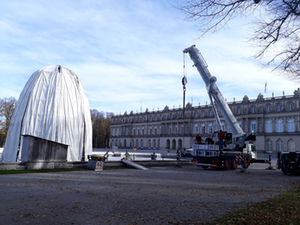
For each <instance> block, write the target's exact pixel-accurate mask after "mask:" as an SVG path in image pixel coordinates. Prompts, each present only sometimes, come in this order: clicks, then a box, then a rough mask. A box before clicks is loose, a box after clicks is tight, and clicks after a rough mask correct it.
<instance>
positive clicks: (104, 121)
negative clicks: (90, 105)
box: [91, 109, 111, 148]
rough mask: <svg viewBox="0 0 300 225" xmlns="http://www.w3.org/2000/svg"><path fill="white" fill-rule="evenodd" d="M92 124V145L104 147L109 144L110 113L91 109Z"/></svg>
mask: <svg viewBox="0 0 300 225" xmlns="http://www.w3.org/2000/svg"><path fill="white" fill-rule="evenodd" d="M91 120H92V126H93V147H94V148H104V147H108V146H109V136H110V125H111V115H110V114H108V113H106V114H105V113H104V112H98V111H97V110H96V109H93V110H91Z"/></svg>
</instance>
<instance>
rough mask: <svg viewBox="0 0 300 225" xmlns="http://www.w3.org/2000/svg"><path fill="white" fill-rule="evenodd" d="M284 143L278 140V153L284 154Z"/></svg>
mask: <svg viewBox="0 0 300 225" xmlns="http://www.w3.org/2000/svg"><path fill="white" fill-rule="evenodd" d="M283 150H284V149H283V141H282V140H280V139H279V140H278V141H277V142H276V151H277V152H283Z"/></svg>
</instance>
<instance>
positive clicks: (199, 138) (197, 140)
mask: <svg viewBox="0 0 300 225" xmlns="http://www.w3.org/2000/svg"><path fill="white" fill-rule="evenodd" d="M196 142H197V143H198V144H200V143H201V136H200V135H199V134H197V136H196Z"/></svg>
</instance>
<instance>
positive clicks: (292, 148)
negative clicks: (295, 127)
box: [287, 139, 295, 152]
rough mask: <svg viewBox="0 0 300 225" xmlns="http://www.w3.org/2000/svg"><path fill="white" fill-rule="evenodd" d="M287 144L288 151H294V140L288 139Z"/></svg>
mask: <svg viewBox="0 0 300 225" xmlns="http://www.w3.org/2000/svg"><path fill="white" fill-rule="evenodd" d="M287 144H288V151H289V152H291V151H295V142H294V141H293V140H292V139H290V140H289V141H288V143H287Z"/></svg>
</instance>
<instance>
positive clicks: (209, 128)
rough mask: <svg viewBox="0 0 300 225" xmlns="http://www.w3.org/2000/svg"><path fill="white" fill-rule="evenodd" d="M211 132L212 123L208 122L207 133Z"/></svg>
mask: <svg viewBox="0 0 300 225" xmlns="http://www.w3.org/2000/svg"><path fill="white" fill-rule="evenodd" d="M212 132H213V125H212V124H211V123H210V124H208V133H209V134H212Z"/></svg>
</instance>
